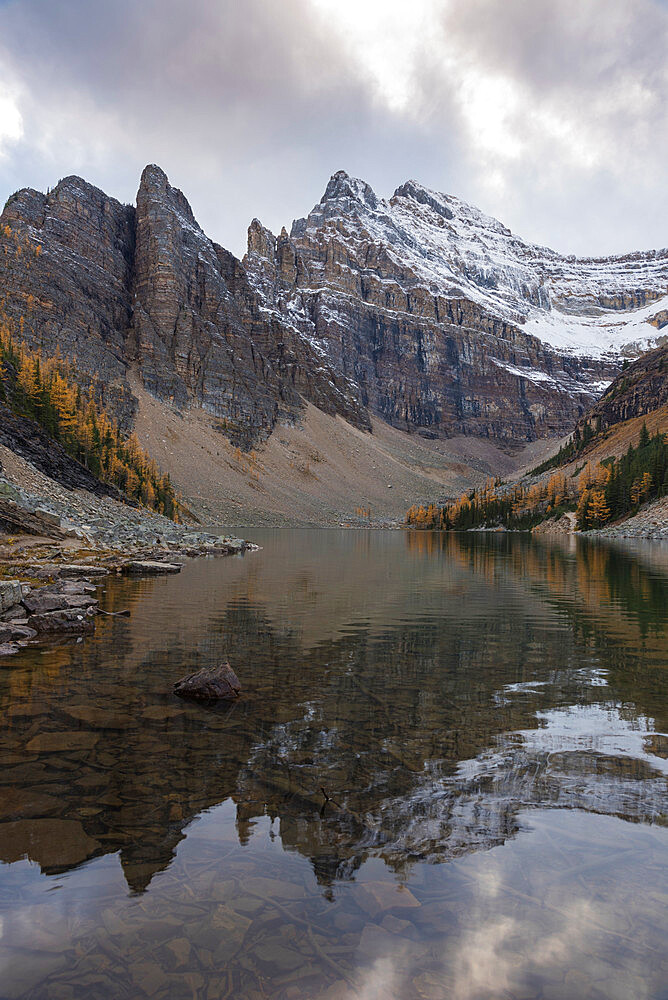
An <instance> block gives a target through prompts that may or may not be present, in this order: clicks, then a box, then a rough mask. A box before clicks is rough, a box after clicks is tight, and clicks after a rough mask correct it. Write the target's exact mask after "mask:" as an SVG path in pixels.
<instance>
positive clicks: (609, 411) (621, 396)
mask: <svg viewBox="0 0 668 1000" xmlns="http://www.w3.org/2000/svg"><path fill="white" fill-rule="evenodd" d="M666 405H668V344H664V345H663V346H661V347H657V348H656V349H655V350H653V351H649V352H648V353H647V354H644V355H643V356H642V357H641V358H638V360H637V361H634V362H633V363H632V364H629V365H628V366H627V367H625V368H623V369H622V371H621V373H620V374H619V375H618V376H617V378H616V379H615V380H614V381H613V382H612V384H611V385H610V386H609V387H608V389H607V390H606V392H605V393H604V395H603V396H602V397H601V398H600V399H599V401H598V402H597V403H596V404H595V405H594V406H593V407H592V408H591V409H590V410H589V411H588V412H587V414H586V415H585V416H584V417H583V418H582V420H580V421H579V422H578V428H579V430H580V432H583V431H584V425H585V424H589V426H590V428H591V429H592V430H595V429H596V428H597V427H598V426H599V425H600V429H601V430H602V431H604V430H607V429H608V428H609V427H614V426H615V424H620V423H622V422H623V421H626V420H632V419H633V418H635V417H644V416H647V415H649V414H650V413H654V412H655V411H657V410H660V408H661V407H662V406H666Z"/></svg>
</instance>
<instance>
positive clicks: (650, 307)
mask: <svg viewBox="0 0 668 1000" xmlns="http://www.w3.org/2000/svg"><path fill="white" fill-rule="evenodd" d="M667 296H668V256H667V254H666V252H665V251H662V252H649V253H647V254H635V255H630V256H628V257H620V258H612V259H609V260H605V261H575V260H572V259H570V258H563V257H560V256H559V255H558V254H555V253H553V252H552V251H549V250H545V249H544V248H539V247H534V246H532V245H531V244H527V243H524V242H523V241H521V240H519V239H518V238H517V237H515V236H513V234H512V233H510V232H509V231H508V230H507V229H505V227H503V226H502V225H501V224H500V223H498V222H496V220H493V219H490V218H488V217H487V216H484V215H482V214H481V213H480V212H478V211H477V210H476V209H473V208H472V207H471V206H468V205H465V203H463V202H461V201H459V200H458V199H455V198H452V197H449V196H445V195H440V194H436V193H434V192H429V191H427V190H426V189H425V188H423V187H421V186H420V185H418V184H417V183H416V182H408V183H407V184H404V185H402V186H401V187H400V188H398V189H397V191H396V192H395V194H394V196H393V197H392V198H391V199H390V200H389V201H387V202H386V201H383V200H382V199H379V198H378V197H377V196H376V195H375V193H374V192H373V191H372V190H371V188H370V187H369V186H368V185H366V184H364V183H363V182H361V181H358V180H355V179H354V178H350V177H348V175H347V174H345V173H343V172H339V173H337V174H335V175H334V176H333V177H332V179H331V180H330V182H329V184H328V186H327V190H326V191H325V194H324V196H323V198H322V199H321V201H320V202H319V204H318V205H316V206H315V208H314V209H313V210H312V212H311V213H310V214H309V216H308V217H307V218H305V219H301V220H298V221H297V222H295V223H294V225H293V226H292V230H291V232H290V234H288V232H287V231H286V230H285V229H284V230H282V232H281V233H280V235H279V236H278V237H275V236H274V235H273V234H272V233H271V232H269V230H267V229H265V228H264V227H263V226H262V225H261V224H260V223H259V222H258V221H257V220H255V221H254V222H253V223H252V224H251V226H250V229H249V234H248V252H247V254H246V256H245V257H244V260H243V261H239V260H237V259H236V258H235V257H234V256H233V255H232V254H231V253H229V252H228V251H227V250H225V249H224V248H223V247H221V246H218V245H217V244H216V243H214V242H213V241H211V240H210V239H209V238H208V237H207V236H206V235H205V234H204V232H203V231H202V229H201V228H200V227H199V225H198V224H197V222H196V220H195V218H194V216H193V213H192V211H191V209H190V206H189V204H188V202H187V200H186V198H185V197H184V195H183V194H182V193H181V192H180V191H179V190H177V189H176V188H173V187H172V186H171V185H170V184H169V181H168V179H167V177H166V176H165V174H164V173H163V172H162V171H161V170H160V169H159V168H158V167H155V166H149V167H147V168H146V169H145V170H144V173H143V175H142V178H141V183H140V186H139V192H138V195H137V204H136V208H134V207H131V206H124V205H121V204H120V203H119V202H117V201H115V200H114V199H113V198H109V197H107V196H106V195H105V194H104V193H103V192H102V191H100V190H98V189H97V188H95V187H93V186H92V185H90V184H87V183H86V182H85V181H83V180H81V179H80V178H77V177H68V178H65V179H64V180H63V181H61V182H60V183H59V184H58V185H57V187H56V188H54V189H53V191H51V192H49V193H48V194H47V195H42V194H39V193H38V192H35V191H32V190H28V189H26V190H23V191H19V192H17V194H15V195H13V196H12V197H11V198H10V199H9V201H8V202H7V205H6V207H5V210H4V212H3V214H2V217H1V218H0V299H1V300H2V301H1V305H2V308H3V309H4V311H5V313H6V314H7V315H8V316H9V317H10V320H11V321H12V322H13V324H14V327H15V329H16V331H17V334H18V335H21V336H23V337H24V338H25V339H26V340H27V341H28V342H29V343H30V344H31V346H33V347H34V346H41V347H42V348H43V350H44V351H45V352H46V353H49V354H51V353H54V352H55V351H56V350H60V351H61V352H63V353H64V354H66V355H68V356H70V357H73V358H76V365H77V369H78V371H79V373H80V375H81V378H82V381H84V382H86V381H91V382H93V384H94V385H95V386H96V388H97V391H98V392H99V393H100V395H102V396H103V398H104V402H105V404H106V405H107V406H109V407H110V408H111V409H112V410H113V411H114V412H115V413H116V414H117V415H118V416H119V418H120V419H121V421H122V422H123V423H124V424H125V425H126V426H128V427H129V426H131V424H132V421H133V415H134V411H135V406H136V400H135V397H134V396H133V393H132V389H131V386H132V384H133V379H134V378H135V377H136V376H138V377H139V378H140V379H141V380H142V381H143V383H144V385H145V386H146V388H147V389H148V390H149V391H150V392H151V393H152V394H153V395H155V396H156V397H158V398H160V399H162V400H167V401H169V402H170V403H171V404H172V405H173V406H174V407H175V408H176V409H178V410H179V411H185V410H187V409H188V407H190V406H199V407H203V408H204V409H205V410H206V411H208V412H209V413H210V414H211V415H212V416H213V417H214V418H216V420H217V421H218V424H219V427H220V429H221V431H222V433H224V434H225V435H226V436H227V437H228V438H229V439H230V440H231V441H232V442H233V443H235V444H240V445H241V446H242V447H244V448H250V447H251V446H253V445H254V444H255V443H256V442H258V441H262V440H265V439H266V438H267V437H268V436H269V435H270V434H271V432H272V430H273V428H274V427H275V425H276V424H277V422H279V421H294V420H297V419H299V416H300V412H301V409H302V407H303V402H304V400H307V401H309V402H312V403H314V404H315V405H316V406H318V407H319V408H320V409H322V410H323V411H325V412H327V413H329V414H338V415H341V416H342V417H344V418H345V419H346V420H348V421H349V422H350V423H352V424H354V425H355V426H357V427H359V428H362V429H366V430H368V429H370V426H371V421H370V417H371V414H376V415H378V416H380V417H382V418H383V419H384V420H386V421H387V422H388V423H390V424H392V425H394V426H396V427H399V428H402V429H404V430H406V431H408V432H417V433H419V434H422V435H425V436H427V437H448V436H450V435H453V434H459V433H464V434H471V435H477V436H481V437H490V438H494V439H498V440H501V441H505V442H507V443H508V445H509V446H512V445H514V444H520V443H523V442H526V441H530V440H534V439H535V438H536V437H541V436H550V435H560V434H563V433H565V432H567V431H568V430H570V429H571V428H572V426H573V424H574V423H575V421H576V420H577V418H578V417H579V416H580V415H581V414H582V413H583V412H584V410H585V409H586V408H587V407H588V406H589V405H590V404H591V403H592V402H593V400H594V399H595V398H596V397H597V396H598V395H599V394H600V392H601V390H602V388H603V387H604V386H605V385H606V384H607V382H609V381H610V379H611V378H612V377H613V376H614V374H615V373H616V371H617V370H618V368H619V366H620V363H621V355H622V352H623V351H625V352H626V353H627V354H629V355H634V356H637V354H639V353H640V352H641V351H642V350H643V349H645V348H646V347H647V346H648V344H649V343H650V342H651V341H652V338H654V339H656V338H657V337H659V336H660V335H661V320H660V317H661V315H663V312H665V304H666V297H667ZM662 309H663V312H662Z"/></svg>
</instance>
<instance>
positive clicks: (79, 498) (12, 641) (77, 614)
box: [0, 475, 257, 656]
mask: <svg viewBox="0 0 668 1000" xmlns="http://www.w3.org/2000/svg"><path fill="white" fill-rule="evenodd" d="M36 485H38V484H36ZM40 485H41V484H40ZM49 486H50V491H49V494H48V498H46V497H45V495H44V491H43V490H40V491H39V493H38V492H36V491H33V490H30V489H26V488H24V487H22V486H18V485H17V484H16V483H15V482H12V481H10V480H9V479H8V478H7V477H6V476H3V475H0V656H8V655H11V654H13V653H17V652H18V651H19V650H20V649H21V648H22V647H24V646H26V645H29V644H33V643H43V642H45V641H51V640H53V639H54V638H55V637H59V636H77V637H78V636H82V635H85V634H87V633H90V632H92V631H93V630H94V621H95V617H96V616H97V615H98V614H104V612H102V611H101V610H100V607H99V600H98V598H97V597H96V596H95V593H96V589H97V586H98V585H99V584H100V582H101V581H102V580H103V579H104V578H105V577H106V576H109V575H110V574H125V575H130V576H155V575H163V574H167V573H178V572H180V570H181V568H182V566H183V564H184V562H185V561H186V560H187V559H188V558H193V557H198V556H227V555H238V554H240V553H243V552H245V551H247V550H249V549H255V548H257V546H255V545H252V544H251V543H250V542H246V541H245V540H243V539H240V538H228V537H226V536H222V535H215V534H212V533H210V532H205V531H201V530H197V529H195V528H193V527H186V526H184V525H180V524H175V523H174V522H173V521H170V520H168V519H167V518H165V517H162V516H161V515H159V514H156V513H154V512H153V511H150V510H147V509H145V508H139V507H137V508H135V507H130V506H128V505H126V504H124V503H122V502H120V501H118V500H116V499H114V498H112V497H99V496H93V495H92V494H90V493H88V492H87V491H84V490H74V491H70V490H66V489H64V488H63V487H60V486H58V485H57V484H55V483H53V482H52V481H49Z"/></svg>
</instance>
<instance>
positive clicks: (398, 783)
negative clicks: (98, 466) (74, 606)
mask: <svg viewBox="0 0 668 1000" xmlns="http://www.w3.org/2000/svg"><path fill="white" fill-rule="evenodd" d="M235 530H236V531H237V532H238V529H235ZM244 534H245V537H247V538H249V539H250V540H251V541H255V542H257V543H258V544H259V545H261V546H262V548H261V550H260V551H257V552H250V553H247V554H245V555H244V556H235V557H229V558H225V559H199V560H193V561H191V562H189V563H188V564H187V565H186V566H185V567H184V568H183V571H182V573H181V574H180V575H179V576H168V577H161V578H151V579H144V580H131V579H127V578H115V577H114V578H109V579H107V580H106V581H104V583H103V587H102V588H101V590H102V591H103V596H102V602H103V603H102V607H103V608H105V609H106V610H107V611H118V610H124V609H128V610H129V611H130V616H129V617H118V618H114V617H104V618H101V619H99V620H98V622H97V624H96V632H95V634H94V636H91V637H90V638H85V639H84V640H83V641H79V642H72V641H68V642H66V643H63V644H62V645H56V646H50V647H48V648H47V647H41V648H37V647H29V648H26V649H24V650H22V651H21V652H20V653H19V654H17V655H16V656H14V657H9V658H7V659H6V660H4V661H3V663H2V667H1V669H0V998H2V1000H14V998H24V997H25V998H26V1000H70V998H73V1000H79V998H82V1000H83V998H85V1000H97V998H100V1000H122V998H129V1000H136V998H143V997H152V998H155V1000H167V998H169V1000H181V998H184V1000H191V998H196V1000H200V998H201V1000H223V998H235V1000H238V998H241V1000H262V998H280V1000H302V998H309V1000H311V998H313V1000H325V998H326V1000H354V998H362V1000H374V998H377V1000H387V998H391V1000H393V998H396V1000H413V998H415V1000H488V998H489V1000H492V998H493V1000H496V998H503V1000H580V998H589V997H591V998H600V1000H662V998H663V1000H665V998H667V997H668V829H667V826H668V821H667V813H668V736H667V735H666V734H667V733H668V683H667V682H668V546H666V545H662V544H660V543H656V544H649V543H647V544H641V543H637V544H635V545H631V544H630V543H629V544H623V543H618V544H615V545H613V544H604V543H600V542H594V541H589V540H587V539H583V538H564V539H545V538H543V539H540V538H534V537H531V536H530V535H523V534H515V535H511V534H505V535H498V534H442V533H435V532H434V533H432V532H404V531H365V530H359V531H354V530H349V531H344V530H340V531H339V530H325V529H323V530H308V529H303V530H302V529H257V530H255V529H250V528H249V529H246V530H245V531H244ZM224 660H229V662H230V663H231V665H232V666H233V668H234V670H235V671H236V673H237V675H238V676H239V679H240V681H241V684H242V687H243V694H242V697H241V698H240V699H239V700H238V701H236V702H234V703H226V704H218V705H201V704H195V703H191V702H186V701H183V700H180V699H178V698H177V697H176V696H175V695H174V694H173V693H172V688H173V685H174V682H175V681H176V680H178V679H179V678H180V677H182V676H183V675H184V674H187V673H189V672H191V671H194V670H196V669H198V668H199V667H202V666H206V665H211V664H214V663H218V662H221V661H224Z"/></svg>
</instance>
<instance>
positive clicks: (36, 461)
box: [0, 403, 120, 499]
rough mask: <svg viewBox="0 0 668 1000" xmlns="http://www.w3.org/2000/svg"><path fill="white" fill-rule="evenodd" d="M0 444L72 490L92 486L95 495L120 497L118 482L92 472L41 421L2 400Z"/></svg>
mask: <svg viewBox="0 0 668 1000" xmlns="http://www.w3.org/2000/svg"><path fill="white" fill-rule="evenodd" d="M0 444H3V445H5V447H6V448H9V449H10V451H13V452H14V453H15V454H17V455H20V456H21V458H24V459H25V460H26V461H27V462H30V463H31V465H34V466H35V468H36V469H39V471H40V472H43V473H44V475H45V476H49V478H50V479H54V480H55V481H56V482H57V483H60V484H61V486H66V487H67V488H68V489H71V490H73V489H83V490H88V492H89V493H93V494H94V495H95V496H107V497H116V498H117V499H120V494H119V492H118V490H117V489H116V488H115V487H114V486H110V485H108V484H107V483H102V482H100V480H99V479H96V477H95V476H94V475H93V474H92V472H89V470H88V469H87V468H86V467H85V466H84V465H82V464H81V463H80V462H77V460H76V459H75V458H72V456H71V455H68V454H67V452H66V451H65V450H64V449H63V448H62V447H61V446H60V445H59V444H58V442H57V441H54V440H53V438H52V437H49V435H48V434H47V433H46V431H45V430H43V428H41V427H40V426H39V424H37V423H35V421H34V420H29V419H28V418H27V417H21V416H18V415H17V414H16V413H13V412H12V410H10V409H9V407H8V406H6V405H4V404H3V403H0ZM0 469H2V464H1V463H0Z"/></svg>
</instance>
